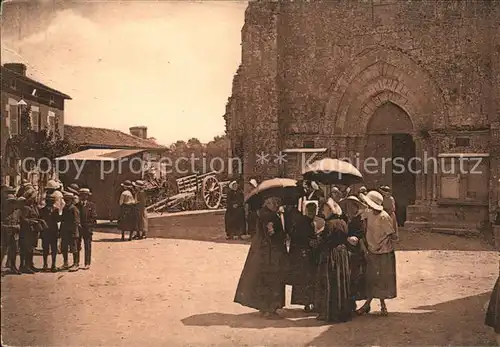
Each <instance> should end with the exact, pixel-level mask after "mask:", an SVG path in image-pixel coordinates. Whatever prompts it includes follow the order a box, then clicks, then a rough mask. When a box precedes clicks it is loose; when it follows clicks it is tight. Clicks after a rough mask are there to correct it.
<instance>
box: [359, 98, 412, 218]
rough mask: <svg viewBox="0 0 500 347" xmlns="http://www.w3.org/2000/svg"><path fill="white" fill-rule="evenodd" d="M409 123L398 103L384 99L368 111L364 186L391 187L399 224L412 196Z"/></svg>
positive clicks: (404, 216) (406, 115) (373, 187)
mask: <svg viewBox="0 0 500 347" xmlns="http://www.w3.org/2000/svg"><path fill="white" fill-rule="evenodd" d="M412 133H413V124H412V122H411V119H410V117H409V116H408V114H407V113H406V112H405V111H404V110H403V109H401V108H400V107H399V106H397V105H395V104H393V103H391V102H387V103H385V104H383V105H381V106H380V107H379V108H378V109H377V110H376V111H375V112H374V114H373V115H372V117H371V118H370V120H369V122H368V127H367V139H366V140H367V141H366V147H365V153H364V157H365V164H364V167H363V169H364V171H365V172H364V176H365V181H366V185H367V187H368V189H377V188H378V187H380V186H382V185H388V186H390V187H391V188H392V191H393V196H394V199H395V200H396V205H397V206H396V215H397V217H398V222H399V224H400V225H403V224H404V222H405V221H406V208H407V207H408V205H412V204H413V203H415V199H416V177H415V172H416V167H415V164H416V161H415V160H412V158H414V157H415V155H416V149H415V141H414V140H413V137H412V135H411V134H412Z"/></svg>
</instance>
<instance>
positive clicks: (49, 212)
mask: <svg viewBox="0 0 500 347" xmlns="http://www.w3.org/2000/svg"><path fill="white" fill-rule="evenodd" d="M54 202H55V198H54V196H53V195H48V196H46V197H45V206H44V207H43V208H42V209H41V210H40V218H42V219H43V220H44V221H45V223H46V226H47V227H46V228H45V229H44V230H43V231H42V233H41V234H42V235H41V238H42V250H43V271H47V270H48V269H49V266H48V261H47V260H48V257H49V253H50V255H51V260H52V262H51V266H50V270H51V271H52V272H56V271H57V267H56V259H57V241H58V239H59V226H58V222H59V211H58V210H57V208H55V207H54Z"/></svg>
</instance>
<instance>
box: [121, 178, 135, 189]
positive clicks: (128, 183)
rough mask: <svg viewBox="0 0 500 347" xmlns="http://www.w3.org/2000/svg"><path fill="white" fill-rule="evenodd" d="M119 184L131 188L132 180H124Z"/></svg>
mask: <svg viewBox="0 0 500 347" xmlns="http://www.w3.org/2000/svg"><path fill="white" fill-rule="evenodd" d="M121 186H122V187H124V188H131V187H133V185H132V182H131V181H129V180H126V181H125V182H123V183H122V184H121Z"/></svg>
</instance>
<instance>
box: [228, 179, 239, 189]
mask: <svg viewBox="0 0 500 347" xmlns="http://www.w3.org/2000/svg"><path fill="white" fill-rule="evenodd" d="M237 188H238V183H237V182H236V181H232V182H231V183H229V189H231V190H236V189H237Z"/></svg>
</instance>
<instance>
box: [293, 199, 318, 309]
mask: <svg viewBox="0 0 500 347" xmlns="http://www.w3.org/2000/svg"><path fill="white" fill-rule="evenodd" d="M316 214H317V206H316V204H314V203H309V204H306V205H305V214H304V215H300V216H298V218H297V221H296V223H295V225H294V228H293V230H292V233H291V235H290V250H289V252H288V254H289V258H290V274H289V280H288V284H290V285H292V299H291V304H292V305H304V310H305V311H306V312H310V311H312V310H313V305H314V290H315V280H316V271H317V265H316V259H315V256H314V252H313V248H312V247H311V241H313V240H315V239H316V232H315V227H314V217H315V216H316Z"/></svg>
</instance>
